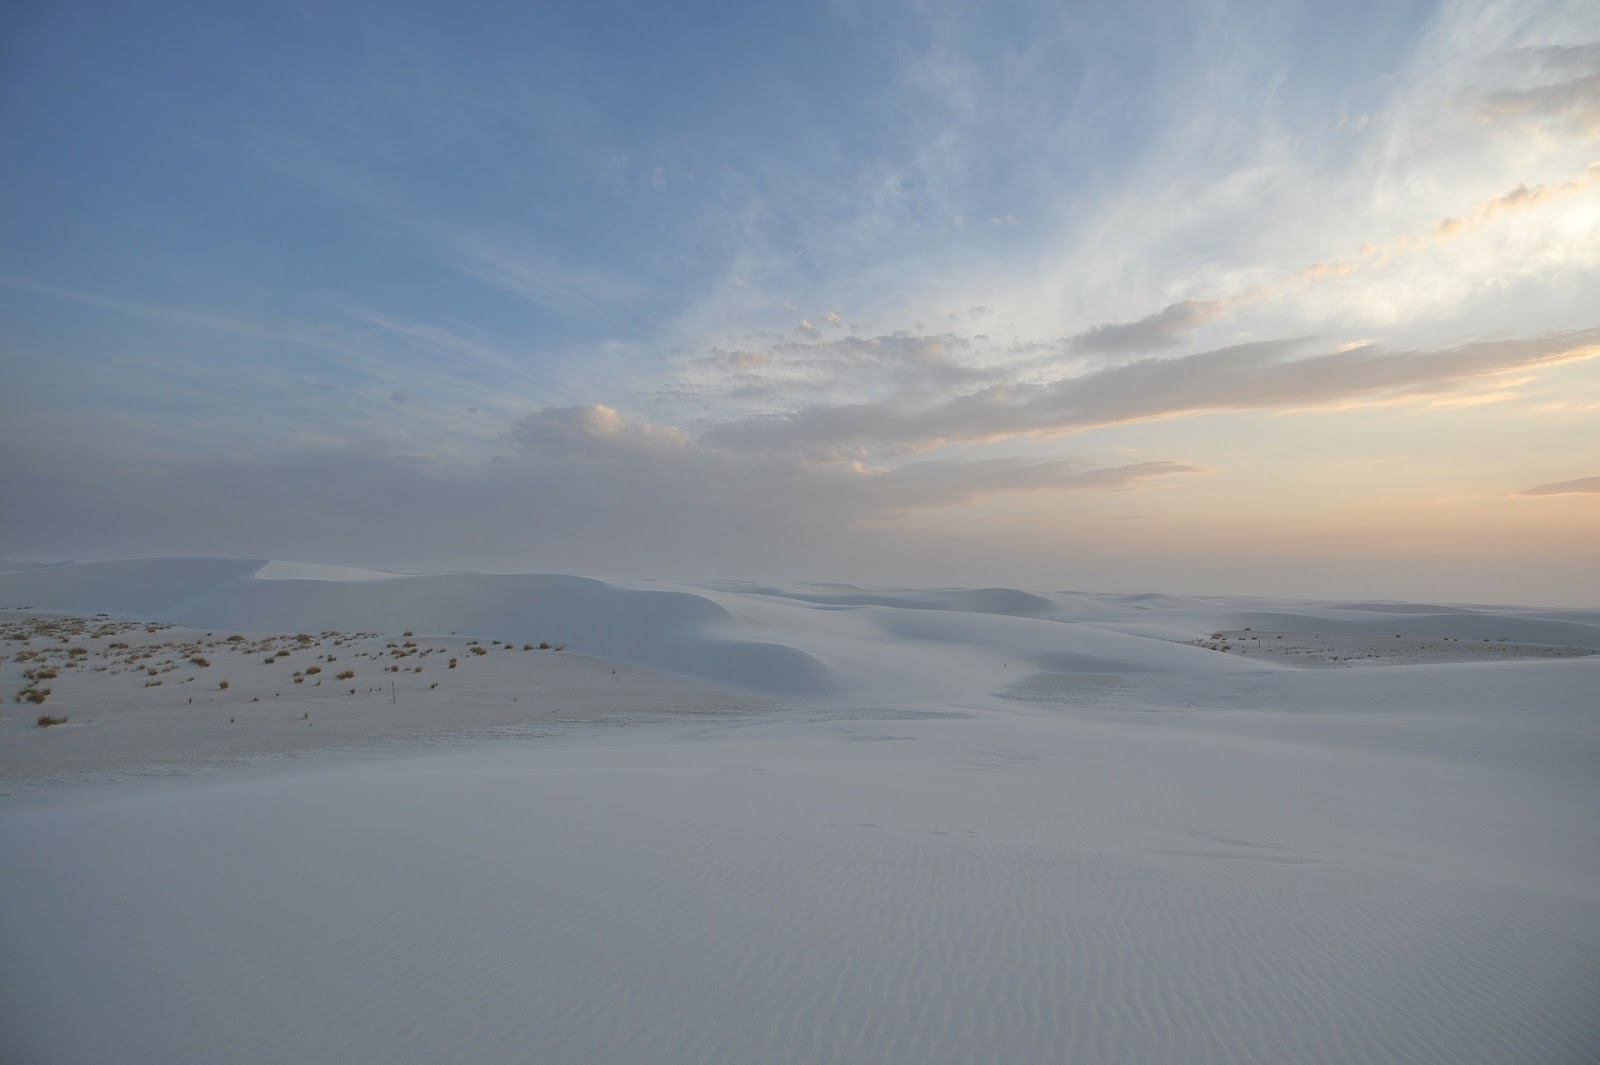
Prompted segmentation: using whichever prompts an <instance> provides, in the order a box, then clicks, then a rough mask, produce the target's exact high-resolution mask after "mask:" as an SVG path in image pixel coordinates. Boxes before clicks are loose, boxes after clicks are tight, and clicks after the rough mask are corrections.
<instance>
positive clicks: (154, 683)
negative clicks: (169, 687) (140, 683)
mask: <svg viewBox="0 0 1600 1065" xmlns="http://www.w3.org/2000/svg"><path fill="white" fill-rule="evenodd" d="M144 686H145V687H146V688H159V687H161V682H160V681H159V680H147V681H145V682H144Z"/></svg>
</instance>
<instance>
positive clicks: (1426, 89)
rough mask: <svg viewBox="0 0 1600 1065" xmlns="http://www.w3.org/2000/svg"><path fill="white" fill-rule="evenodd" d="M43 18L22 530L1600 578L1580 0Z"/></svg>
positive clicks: (1593, 97)
mask: <svg viewBox="0 0 1600 1065" xmlns="http://www.w3.org/2000/svg"><path fill="white" fill-rule="evenodd" d="M0 19H3V20H4V22H3V25H0V39H3V41H4V42H5V43H4V44H0V49H3V52H0V132H3V133H4V136H5V138H6V143H7V145H8V148H7V151H6V152H5V153H4V156H3V157H0V181H3V183H4V187H5V189H6V190H7V192H8V195H7V196H6V197H5V199H4V201H3V205H0V226H3V230H0V232H3V234H4V240H3V241H0V375H3V376H0V380H3V382H4V384H5V387H4V389H3V392H4V396H3V397H0V416H3V418H4V424H5V426H6V434H5V435H6V438H7V440H8V442H9V444H10V447H9V450H10V451H11V452H12V454H13V455H18V456H23V458H21V459H19V460H18V461H16V462H14V463H12V464H8V467H7V468H6V469H5V471H4V473H3V474H0V478H3V480H4V481H5V482H6V483H5V485H4V489H5V492H6V498H8V499H11V500H14V501H16V500H20V501H22V504H23V505H21V506H19V507H18V508H17V510H16V512H15V513H16V514H18V515H19V517H18V518H16V519H14V520H8V521H7V522H6V523H5V524H6V526H7V527H8V528H6V529H5V530H3V531H0V551H4V552H7V553H10V554H14V555H31V556H45V557H109V556H116V555H128V554H151V553H159V554H175V553H204V554H230V555H231V554H243V555H263V556H275V557H297V558H304V559H307V560H312V561H331V562H348V563H355V564H367V565H380V566H382V565H387V566H394V567H400V568H455V567H485V568H507V569H566V570H577V571H583V572H599V573H614V574H619V575H647V574H659V575H669V574H670V575H691V576H692V575H698V576H740V575H743V576H756V577H799V578H812V579H846V580H855V581H863V582H867V581H883V582H891V581H916V582H924V583H926V582H934V583H1013V584H1028V585H1037V586H1077V587H1089V588H1097V587H1100V588H1111V589H1126V588H1131V587H1144V586H1161V587H1164V588H1167V589H1170V590H1193V591H1207V590H1209V591H1246V592H1249V591H1260V592H1270V593H1279V594H1296V593H1300V592H1305V593H1309V594H1318V593H1321V594H1327V593H1330V592H1333V591H1343V590H1348V591H1349V592H1350V593H1351V594H1357V595H1377V594H1384V593H1388V594H1391V595H1393V596H1416V597H1438V598H1453V599H1458V600H1459V599H1470V598H1475V597H1476V598H1498V599H1516V598H1522V599H1527V600H1531V601H1572V602H1587V603H1590V604H1593V603H1594V602H1596V601H1600V577H1597V576H1596V575H1595V574H1596V572H1597V571H1600V566H1596V565H1595V558H1594V554H1593V549H1592V544H1593V543H1594V542H1596V541H1597V539H1600V507H1597V504H1600V492H1597V491H1596V490H1595V486H1594V484H1593V481H1594V478H1595V476H1596V475H1597V474H1600V443H1597V441H1600V375H1597V372H1596V367H1595V363H1594V361H1593V359H1592V356H1593V355H1594V354H1595V353H1596V351H1600V312H1596V311H1595V309H1594V308H1595V306H1596V305H1600V300H1597V299H1596V298H1595V293H1597V292H1600V170H1597V169H1594V166H1595V164H1596V163H1597V162H1600V12H1597V11H1596V10H1595V9H1594V8H1593V6H1592V5H1589V4H1583V3H1570V4H1559V3H1548V4H1540V3H1527V2H1520V3H1495V2H1489V3H1447V4H1428V3H1416V4H1409V3H1382V4H1379V3H1373V4H1366V5H1349V6H1345V7H1341V8H1339V9H1338V10H1336V11H1335V10H1332V9H1329V8H1328V7H1327V5H1321V4H1311V3H1305V4H1294V3H1286V4H1255V3H1248V4H1247V3H1226V2H1218V3H1202V4H1175V3H1144V4H1130V5H1122V6H1117V7H1115V8H1112V7H1109V6H1107V5H1076V4H1038V3H1009V4H994V5H985V6H983V7H982V8H979V7H977V6H975V5H954V4H938V3H915V4H895V3H870V4H869V3H832V4H810V5H808V4H793V5H749V4H737V5H736V4H697V5H678V6H667V5H654V4H650V5H629V4H583V5H554V4H551V5H502V4H493V5H489V4H483V5H424V4H413V5H405V4H395V3H384V4H370V5H362V4H350V3H337V2H335V3H324V4H304V5H295V4H267V5H259V4H258V5H230V4H218V3H208V4H184V3H176V4H159V5H152V4H142V5H131V4H130V5H116V4H95V5H83V6H79V7H77V8H67V7H66V6H65V5H59V4H29V3H23V4H21V5H12V7H11V8H9V9H8V13H7V14H5V15H4V16H0ZM1552 486H1566V487H1559V488H1552ZM1268 545H1270V546H1268Z"/></svg>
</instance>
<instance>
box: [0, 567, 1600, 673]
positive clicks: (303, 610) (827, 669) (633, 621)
mask: <svg viewBox="0 0 1600 1065" xmlns="http://www.w3.org/2000/svg"><path fill="white" fill-rule="evenodd" d="M24 606H25V607H28V608H29V609H32V610H36V611H55V612H61V613H81V614H92V613H97V612H102V611H103V612H106V613H109V614H114V615H119V616H128V617H134V618H139V619H144V620H154V621H162V622H168V623H172V624H178V625H184V626H188V627H191V628H213V629H228V630H233V631H240V632H298V631H303V630H306V629H310V630H313V631H315V630H320V629H324V628H333V629H342V630H346V631H365V630H371V631H378V632H399V631H402V630H413V631H417V632H426V633H429V634H433V635H444V634H447V633H459V634H463V635H473V636H480V637H486V638H498V639H502V640H511V641H521V640H541V639H548V638H552V637H554V638H556V639H559V640H561V641H562V642H563V643H564V644H565V645H566V646H567V647H568V648H569V649H571V650H572V651H575V652H578V653H581V654H588V655H595V656H600V657H604V658H607V659H611V660H616V661H620V662H627V663H630V664H634V665H640V666H646V667H650V668H654V669H661V670H667V671H670V672H674V673H680V674H684V675H687V676H693V677H697V678H700V679H703V680H708V681H712V682H716V683H723V684H732V685H735V686H738V687H742V688H747V689H751V690H755V691H760V692H764V693H768V694H785V695H804V694H810V695H822V694H827V693H830V692H834V693H838V692H841V691H848V690H851V689H854V688H863V689H866V690H871V691H881V690H883V689H884V687H885V683H886V682H893V681H895V680H896V679H898V680H901V681H903V682H904V683H905V684H907V685H909V686H910V687H911V688H912V689H917V688H929V687H931V688H933V689H935V690H937V689H938V688H939V685H941V684H950V685H954V689H955V690H962V691H964V690H966V689H967V688H969V687H970V685H968V684H966V683H963V682H962V680H961V678H960V676H959V672H960V671H957V670H953V669H952V668H951V665H952V663H951V661H950V659H949V657H948V656H951V655H954V656H955V657H956V658H960V659H965V660H966V661H967V664H968V665H969V666H971V667H977V666H978V665H979V663H978V661H977V659H979V658H981V659H983V660H984V663H983V668H982V669H981V672H983V673H984V675H985V677H987V673H988V666H990V665H992V664H993V663H992V662H989V661H988V660H990V659H994V660H996V661H999V662H1003V663H1010V662H1012V661H1015V662H1016V663H1017V664H1018V665H1019V666H1025V665H1026V664H1027V663H1028V662H1030V661H1031V660H1033V659H1035V658H1037V657H1039V656H1042V655H1043V656H1055V658H1056V660H1057V662H1058V664H1059V661H1060V660H1061V656H1063V655H1067V656H1073V655H1075V656H1078V657H1079V658H1080V659H1081V660H1082V662H1084V663H1090V664H1093V665H1094V666H1095V668H1098V669H1104V670H1112V671H1120V670H1125V671H1131V672H1148V671H1152V670H1154V671H1161V670H1179V671H1186V670H1196V669H1198V670H1203V671H1207V672H1212V671H1217V670H1222V671H1233V670H1246V671H1249V670H1255V669H1264V668H1271V663H1270V662H1263V661H1252V660H1249V659H1248V657H1247V656H1246V657H1245V658H1241V659H1233V660H1224V661H1218V660H1217V659H1216V658H1212V657H1209V656H1207V655H1206V654H1202V653H1200V652H1199V651H1196V650H1193V649H1191V648H1189V647H1187V646H1175V645H1174V641H1180V642H1186V641H1192V640H1195V639H1196V638H1198V637H1200V636H1203V635H1206V634H1209V633H1210V632H1213V631H1218V630H1243V629H1247V628H1249V629H1260V630H1274V631H1277V632H1319V633H1326V634H1330V635H1332V634H1342V635H1348V636H1359V637H1370V636H1385V637H1387V636H1391V635H1403V636H1405V637H1419V638H1438V639H1442V638H1445V637H1448V638H1450V639H1452V640H1457V641H1477V642H1482V641H1485V640H1488V641H1495V642H1501V641H1505V642H1511V643H1515V644H1536V645H1544V646H1562V647H1574V648H1594V647H1600V611H1594V612H1589V613H1585V612H1581V611H1570V610H1568V611H1559V612H1557V611H1551V612H1539V611H1515V610H1503V609H1501V610H1482V611H1480V610H1472V609H1469V608H1465V607H1434V606H1423V605H1407V604H1392V603H1362V604H1338V603H1321V602H1315V603H1314V602H1306V603H1296V602H1289V601H1263V600H1255V599H1221V598H1214V599H1213V598H1196V597H1175V596H1167V595H1089V594H1085V593H1071V592H1063V593H1053V594H1039V593H1036V592H1027V591H1020V590H1017V589H1010V588H986V589H935V590H919V589H908V590H903V591H900V590H865V589H847V588H839V587H831V588H810V587H807V586H799V587H793V588H778V587H774V586H767V585H756V584H748V585H747V584H737V583H729V582H722V583H718V584H714V585H703V586H702V585H669V584H665V583H662V582H630V583H614V582H605V581H599V580H593V579H589V578H583V577H571V576H562V575H552V574H479V573H450V574H429V575H420V576H407V575H398V574H381V573H377V572H374V571H370V570H354V569H348V568H342V567H328V566H308V565H305V564H299V563H284V562H268V561H265V560H259V559H209V558H174V559H137V560H127V561H115V562H86V563H70V564H62V565H49V566H37V567H33V568H28V569H20V570H11V571H4V570H0V608H13V609H14V608H18V607H24ZM841 608H847V609H841ZM1151 637H1154V638H1155V639H1151ZM1239 649H1240V650H1245V648H1244V647H1243V646H1242V645H1241V646H1240V648H1239ZM1462 653H1466V652H1462ZM919 678H920V680H919ZM930 681H931V682H934V683H932V684H931V685H930V684H929V683H927V682H930Z"/></svg>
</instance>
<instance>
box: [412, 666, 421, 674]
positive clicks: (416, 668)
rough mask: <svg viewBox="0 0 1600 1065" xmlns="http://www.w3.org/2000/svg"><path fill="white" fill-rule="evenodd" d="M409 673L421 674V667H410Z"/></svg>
mask: <svg viewBox="0 0 1600 1065" xmlns="http://www.w3.org/2000/svg"><path fill="white" fill-rule="evenodd" d="M411 672H413V673H421V672H422V667H421V666H412V667H411Z"/></svg>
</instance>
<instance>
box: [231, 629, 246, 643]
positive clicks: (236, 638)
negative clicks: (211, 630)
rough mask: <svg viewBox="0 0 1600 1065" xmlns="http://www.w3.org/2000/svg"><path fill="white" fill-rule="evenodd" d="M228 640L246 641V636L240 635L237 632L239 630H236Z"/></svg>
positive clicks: (234, 641) (233, 641)
mask: <svg viewBox="0 0 1600 1065" xmlns="http://www.w3.org/2000/svg"><path fill="white" fill-rule="evenodd" d="M228 642H229V643H244V637H243V636H240V635H239V634H238V633H237V632H236V633H234V634H233V635H232V636H229V637H228Z"/></svg>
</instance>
